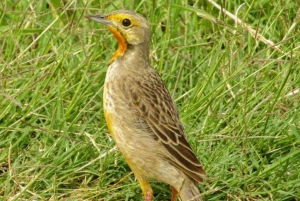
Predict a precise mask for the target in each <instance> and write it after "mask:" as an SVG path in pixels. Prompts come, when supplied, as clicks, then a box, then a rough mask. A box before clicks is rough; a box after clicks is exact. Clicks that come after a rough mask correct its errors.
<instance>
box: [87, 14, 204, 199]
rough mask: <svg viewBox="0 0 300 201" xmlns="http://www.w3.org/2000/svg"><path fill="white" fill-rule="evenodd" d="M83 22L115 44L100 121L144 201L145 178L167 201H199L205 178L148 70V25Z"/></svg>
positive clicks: (134, 18) (147, 195)
mask: <svg viewBox="0 0 300 201" xmlns="http://www.w3.org/2000/svg"><path fill="white" fill-rule="evenodd" d="M85 17H86V18H88V19H89V20H93V21H96V22H98V23H101V24H103V25H105V26H106V27H107V28H108V30H109V31H110V32H111V33H112V34H113V35H114V37H115V38H116V39H117V41H118V48H117V50H116V52H115V53H114V54H113V56H112V57H111V59H110V60H109V62H108V69H107V72H106V76H105V81H104V92H103V108H104V116H105V120H106V124H107V127H108V131H109V133H110V135H111V136H112V138H113V140H114V141H115V143H116V145H117V147H118V149H119V150H120V152H121V153H122V155H123V156H124V158H125V161H126V162H127V164H128V165H129V167H130V169H131V170H132V172H133V173H134V175H135V177H136V178H137V180H138V182H139V184H140V186H141V189H142V193H143V197H144V200H145V201H151V200H153V190H152V188H151V185H150V182H149V179H154V180H157V181H160V182H164V183H167V184H169V185H170V188H171V191H172V197H171V200H172V201H175V200H177V199H178V197H180V199H181V200H182V201H200V200H202V196H201V193H200V191H199V189H198V184H199V183H202V182H203V180H204V178H205V176H206V173H205V171H204V170H203V167H202V165H201V163H200V162H199V160H198V158H197V157H196V155H195V153H194V151H193V150H192V148H191V146H190V145H189V143H188V141H187V136H186V134H185V131H184V127H183V125H182V122H181V120H180V117H179V112H178V109H177V107H176V106H175V103H174V101H173V99H172V97H171V95H170V93H169V91H168V89H167V87H166V85H165V84H164V82H163V80H162V78H161V77H160V76H159V74H158V72H157V71H156V70H155V69H154V68H153V67H151V65H150V54H149V53H150V40H151V37H150V25H149V23H148V21H147V20H146V19H145V18H144V17H143V16H142V15H141V14H138V13H136V12H133V11H130V10H116V11H113V12H110V13H108V14H88V15H86V16H85Z"/></svg>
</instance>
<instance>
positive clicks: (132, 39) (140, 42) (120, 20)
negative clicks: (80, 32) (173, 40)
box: [85, 10, 150, 63]
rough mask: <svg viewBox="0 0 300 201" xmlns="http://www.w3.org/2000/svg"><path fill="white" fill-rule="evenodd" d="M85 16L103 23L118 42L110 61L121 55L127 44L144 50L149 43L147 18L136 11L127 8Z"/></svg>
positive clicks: (146, 49)
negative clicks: (105, 13)
mask: <svg viewBox="0 0 300 201" xmlns="http://www.w3.org/2000/svg"><path fill="white" fill-rule="evenodd" d="M85 17H86V18H88V19H90V20H94V21H96V22H99V23H101V24H104V25H105V26H106V27H107V28H108V29H109V30H110V31H111V32H112V33H113V35H114V36H115V38H116V39H117V40H118V42H119V47H118V50H117V51H116V52H115V54H114V56H113V57H112V58H111V60H110V63H111V62H112V61H113V60H115V59H116V58H117V57H119V56H122V55H123V54H124V53H125V51H126V50H127V48H128V45H132V46H142V47H143V48H144V49H145V51H146V52H148V51H149V50H148V49H149V44H150V27H149V23H148V22H147V20H146V19H145V18H144V17H143V16H141V15H140V14H138V13H135V12H132V11H129V10H117V11H114V12H111V13H109V14H107V15H101V14H95V15H86V16H85Z"/></svg>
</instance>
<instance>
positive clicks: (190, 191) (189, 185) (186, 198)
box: [179, 180, 202, 201]
mask: <svg viewBox="0 0 300 201" xmlns="http://www.w3.org/2000/svg"><path fill="white" fill-rule="evenodd" d="M179 195H180V198H181V200H182V201H202V196H201V194H200V191H199V189H198V187H197V185H196V184H195V182H193V181H191V180H186V181H185V184H184V185H183V186H182V188H181V191H180V193H179Z"/></svg>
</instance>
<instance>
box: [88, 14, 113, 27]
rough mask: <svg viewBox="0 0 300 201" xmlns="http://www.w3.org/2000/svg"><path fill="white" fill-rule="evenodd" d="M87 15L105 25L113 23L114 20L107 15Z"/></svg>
mask: <svg viewBox="0 0 300 201" xmlns="http://www.w3.org/2000/svg"><path fill="white" fill-rule="evenodd" d="M85 17H86V18H88V19H89V20H94V21H96V22H99V23H101V24H104V25H113V23H112V21H111V20H109V19H107V18H106V15H100V14H95V15H86V16H85Z"/></svg>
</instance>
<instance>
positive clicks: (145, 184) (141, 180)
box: [135, 174, 153, 201]
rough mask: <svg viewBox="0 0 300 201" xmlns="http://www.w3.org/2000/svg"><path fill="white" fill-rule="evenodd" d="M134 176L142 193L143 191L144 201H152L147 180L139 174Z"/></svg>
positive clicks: (151, 192)
mask: <svg viewBox="0 0 300 201" xmlns="http://www.w3.org/2000/svg"><path fill="white" fill-rule="evenodd" d="M135 175H136V178H137V179H138V181H139V183H140V185H141V188H142V191H143V194H144V197H145V201H152V199H153V191H152V188H151V186H150V184H149V182H148V180H147V178H146V177H144V176H143V175H139V174H135Z"/></svg>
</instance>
